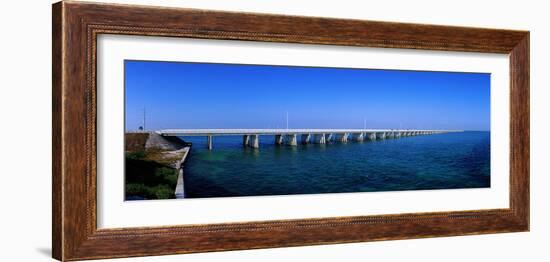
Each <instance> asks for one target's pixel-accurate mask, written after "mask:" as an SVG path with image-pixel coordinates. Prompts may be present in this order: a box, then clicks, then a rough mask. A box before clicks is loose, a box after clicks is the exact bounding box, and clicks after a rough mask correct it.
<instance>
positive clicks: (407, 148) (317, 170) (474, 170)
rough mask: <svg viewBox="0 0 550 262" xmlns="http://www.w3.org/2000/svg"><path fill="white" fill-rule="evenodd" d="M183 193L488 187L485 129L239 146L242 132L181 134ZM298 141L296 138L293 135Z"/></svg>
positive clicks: (269, 141)
mask: <svg viewBox="0 0 550 262" xmlns="http://www.w3.org/2000/svg"><path fill="white" fill-rule="evenodd" d="M182 139H183V140H185V141H187V142H192V144H193V146H192V148H191V152H190V154H189V156H188V158H187V161H186V164H185V167H184V179H185V194H186V198H203V197H229V196H260V195H288V194H318V193H343V192H374V191H399V190H426V189H454V188H484V187H490V132H458V133H445V134H433V135H420V136H413V137H402V138H396V139H385V140H377V141H365V142H353V141H350V142H348V143H330V144H324V145H318V144H307V145H300V144H299V145H298V146H295V147H292V146H286V145H274V137H273V136H260V148H259V149H253V148H243V146H242V136H219V137H214V138H213V150H212V151H210V150H208V149H207V144H206V143H207V141H206V137H182ZM298 143H300V140H299V137H298Z"/></svg>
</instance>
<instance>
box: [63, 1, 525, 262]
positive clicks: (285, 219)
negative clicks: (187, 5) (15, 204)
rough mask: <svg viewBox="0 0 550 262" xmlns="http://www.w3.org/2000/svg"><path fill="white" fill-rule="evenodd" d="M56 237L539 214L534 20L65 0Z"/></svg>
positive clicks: (371, 229)
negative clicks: (384, 18)
mask: <svg viewBox="0 0 550 262" xmlns="http://www.w3.org/2000/svg"><path fill="white" fill-rule="evenodd" d="M52 26H53V50H52V51H53V84H52V85H53V97H52V99H53V257H54V258H56V259H58V260H63V261H66V260H82V259H99V258H116V257H129V256H148V255H162V254H180V253H191V252H206V251H223V250H237V249H253V248H269V247H282V246H301V245H318V244H330V243H347V242H360V241H377V240H390V239H392V240H393V239H409V238H423V237H440V236H455V235H471V234H486V233H501V232H521V231H528V230H529V32H528V31H512V30H502V29H485V28H465V27H453V26H438V25H420V24H404V23H391V22H375V21H359V20H343V19H328V18H316V17H295V16H281V15H266V14H252V13H234V12H220V11H206V10H195V9H180V8H161V7H150V6H129V5H112V4H98V3H83V2H70V1H69V2H65V1H64V2H59V3H56V4H54V5H53V23H52Z"/></svg>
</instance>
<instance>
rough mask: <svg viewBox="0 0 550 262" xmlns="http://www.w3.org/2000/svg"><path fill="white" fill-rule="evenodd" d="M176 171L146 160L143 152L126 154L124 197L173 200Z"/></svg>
mask: <svg viewBox="0 0 550 262" xmlns="http://www.w3.org/2000/svg"><path fill="white" fill-rule="evenodd" d="M177 179H178V171H177V170H176V169H175V168H172V167H170V166H166V165H164V164H161V163H159V162H157V161H152V160H150V159H149V158H148V153H147V152H145V151H139V152H127V153H126V188H125V191H126V196H127V197H128V196H135V197H142V198H146V199H169V198H174V189H175V188H176V184H177Z"/></svg>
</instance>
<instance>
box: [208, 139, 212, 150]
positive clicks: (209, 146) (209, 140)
mask: <svg viewBox="0 0 550 262" xmlns="http://www.w3.org/2000/svg"><path fill="white" fill-rule="evenodd" d="M207 140H208V150H212V136H207Z"/></svg>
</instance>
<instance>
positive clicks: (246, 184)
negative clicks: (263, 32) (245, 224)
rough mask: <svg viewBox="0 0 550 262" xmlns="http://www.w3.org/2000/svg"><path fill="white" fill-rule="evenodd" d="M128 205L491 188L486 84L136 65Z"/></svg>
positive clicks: (408, 74)
mask: <svg viewBox="0 0 550 262" xmlns="http://www.w3.org/2000/svg"><path fill="white" fill-rule="evenodd" d="M124 71H125V73H124V82H125V83H124V86H125V87H124V89H125V134H124V144H125V145H124V147H125V148H124V154H125V163H124V170H125V171H124V172H125V189H124V190H125V200H151V199H186V198H212V197H245V196H276V195H297V194H323V193H353V192H382V191H403V190H446V189H447V190H449V189H471V188H489V187H490V186H491V176H490V174H491V172H490V171H491V170H490V156H491V153H490V142H491V140H490V137H491V135H490V89H491V82H490V79H491V76H490V74H488V73H472V72H435V71H434V72H432V71H406V70H381V69H356V68H330V67H305V66H280V65H248V64H222V63H195V62H164V61H138V60H126V61H125V62H124Z"/></svg>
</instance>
